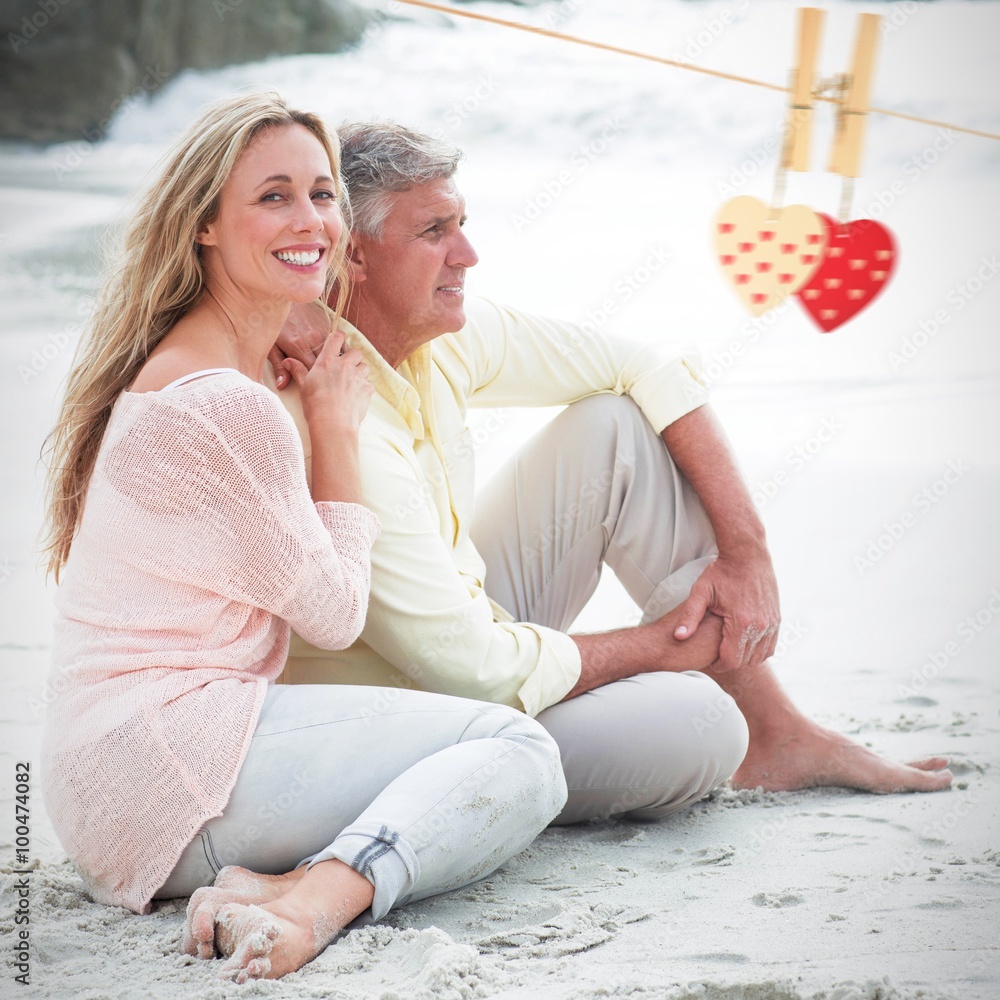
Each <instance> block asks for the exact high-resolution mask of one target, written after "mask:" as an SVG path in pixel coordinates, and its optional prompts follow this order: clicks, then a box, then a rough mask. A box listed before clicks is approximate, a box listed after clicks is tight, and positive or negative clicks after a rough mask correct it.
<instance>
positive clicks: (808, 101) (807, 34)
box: [781, 7, 826, 171]
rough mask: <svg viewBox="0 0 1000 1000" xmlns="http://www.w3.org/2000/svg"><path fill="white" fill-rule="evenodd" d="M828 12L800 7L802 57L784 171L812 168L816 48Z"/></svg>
mask: <svg viewBox="0 0 1000 1000" xmlns="http://www.w3.org/2000/svg"><path fill="white" fill-rule="evenodd" d="M825 13H826V11H823V10H820V9H819V8H817V7H800V8H799V58H798V64H797V67H796V69H795V70H794V71H793V74H792V100H791V104H790V105H789V108H788V123H787V126H786V130H785V143H784V151H783V155H782V162H781V167H782V169H783V170H797V171H803V170H808V169H809V137H810V126H811V124H812V122H811V119H812V106H813V77H814V75H815V66H816V49H817V47H818V46H819V35H820V29H821V28H822V26H823V16H824V14H825Z"/></svg>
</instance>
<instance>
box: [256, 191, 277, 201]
mask: <svg viewBox="0 0 1000 1000" xmlns="http://www.w3.org/2000/svg"><path fill="white" fill-rule="evenodd" d="M260 200H261V201H280V200H281V195H280V194H279V193H278V192H277V191H269V192H268V193H267V194H265V195H264V196H263V197H262V198H261V199H260Z"/></svg>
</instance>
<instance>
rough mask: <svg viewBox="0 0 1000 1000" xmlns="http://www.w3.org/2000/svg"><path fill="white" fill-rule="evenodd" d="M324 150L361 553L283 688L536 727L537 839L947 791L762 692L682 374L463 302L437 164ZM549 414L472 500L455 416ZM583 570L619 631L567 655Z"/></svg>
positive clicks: (594, 339) (718, 437)
mask: <svg viewBox="0 0 1000 1000" xmlns="http://www.w3.org/2000/svg"><path fill="white" fill-rule="evenodd" d="M340 136H341V142H342V146H343V154H342V155H343V171H344V176H345V178H346V180H347V183H348V188H349V190H350V193H351V199H352V203H353V206H354V222H353V227H352V240H351V248H350V268H351V281H352V287H351V297H350V302H349V304H348V306H347V309H346V312H345V321H344V322H343V327H344V329H345V330H346V331H347V339H348V343H349V344H350V345H351V346H353V347H358V348H360V349H361V350H362V352H363V353H364V356H365V360H366V361H367V363H368V364H369V366H370V367H371V370H372V380H373V382H374V383H375V394H374V397H373V400H372V405H371V408H370V410H369V413H368V416H367V417H366V419H365V421H364V424H363V426H362V439H361V455H362V478H363V482H364V491H365V502H366V504H368V505H369V506H370V507H371V508H372V509H373V510H374V511H375V512H376V513H377V514H378V516H379V518H380V520H381V522H382V534H381V537H380V538H379V540H378V541H377V542H376V545H375V548H374V550H373V553H372V592H371V599H370V603H369V613H368V621H367V625H366V627H365V630H364V632H363V634H362V636H361V639H360V640H359V641H358V642H357V643H356V644H355V645H354V646H352V647H351V648H350V649H348V650H345V651H343V652H340V653H329V652H325V651H321V650H317V649H313V648H311V647H307V646H306V645H305V644H304V643H302V642H301V641H299V642H293V646H292V654H291V656H290V659H289V664H288V667H287V670H286V675H285V679H286V680H287V681H289V682H291V683H305V682H309V683H317V682H340V683H367V684H380V685H389V686H392V685H395V686H403V687H412V686H416V687H421V688H426V689H428V690H432V691H439V692H444V693H448V694H455V695H462V696H465V697H472V698H478V699H481V700H486V701H496V702H503V703H506V704H511V705H514V706H516V707H520V708H522V709H523V710H524V711H526V712H527V713H528V714H530V715H537V716H538V719H539V721H541V722H542V723H543V724H544V725H545V726H546V728H548V730H549V732H550V733H551V734H552V735H553V736H554V737H555V739H556V741H557V742H558V743H559V747H560V750H561V752H562V757H563V763H564V768H565V771H566V776H567V783H568V785H569V789H570V799H569V802H568V803H567V806H566V808H565V810H564V812H563V813H562V814H561V816H560V821H561V822H573V821H576V820H581V819H587V818H591V817H598V816H608V815H612V814H630V815H637V816H643V817H649V818H652V817H658V816H663V815H666V814H668V813H670V812H673V811H675V810H677V809H679V808H682V807H684V806H685V805H687V804H689V803H691V802H693V801H696V800H697V799H698V798H700V797H701V796H703V795H704V794H706V793H707V792H708V791H710V790H711V789H712V788H714V787H716V786H717V785H718V784H720V783H721V782H723V781H725V780H726V779H728V778H730V777H733V780H734V783H735V784H737V785H740V786H749V787H754V786H757V785H762V786H764V787H765V788H770V789H791V788H802V787H806V786H811V785H818V784H826V785H846V786H850V787H856V788H862V789H868V790H872V791H882V792H885V791H897V790H899V791H902V790H922V791H931V790H935V789H939V788H944V787H947V785H948V784H949V783H950V781H951V774H950V772H948V771H947V770H944V768H945V767H946V764H947V762H946V761H945V760H943V759H941V758H932V759H930V760H926V761H920V762H918V763H915V764H913V765H902V764H896V763H892V762H889V761H885V760H883V759H881V758H879V757H877V756H875V755H874V754H872V753H871V752H869V751H868V750H866V749H865V748H863V747H861V746H859V745H857V744H855V743H852V742H851V741H849V740H847V739H846V738H844V737H842V736H840V735H838V734H836V733H833V732H830V731H829V730H826V729H823V728H821V727H819V726H817V725H816V724H815V723H813V722H811V721H810V720H808V719H807V718H806V717H805V716H803V715H802V714H801V713H800V712H799V711H798V710H797V709H796V708H795V707H794V706H793V705H792V703H791V702H790V701H789V699H788V697H787V696H786V695H785V694H784V692H783V691H782V690H781V688H780V686H779V684H778V682H777V680H776V679H775V677H774V674H773V673H772V672H771V669H770V667H769V666H768V664H767V662H766V661H767V658H768V657H769V656H770V655H771V653H772V652H773V651H774V646H775V642H776V638H777V630H778V624H779V614H778V596H777V586H776V583H775V579H774V574H773V571H772V568H771V560H770V557H769V555H768V551H767V547H766V544H765V539H764V530H763V526H762V525H761V522H760V520H759V518H758V517H757V514H756V511H755V509H754V506H753V503H752V501H751V499H750V496H749V494H748V491H747V489H746V487H745V485H744V483H743V481H742V478H741V476H740V474H739V472H738V471H737V469H736V466H735V463H734V461H733V459H732V457H731V455H730V452H729V449H728V446H727V444H726V441H725V438H724V436H723V434H722V432H721V430H720V428H719V425H718V424H717V422H716V420H715V418H714V416H713V415H712V414H711V412H710V410H709V408H708V406H707V405H706V399H707V393H706V390H705V388H704V386H703V385H702V383H701V382H700V381H699V377H698V369H697V362H696V360H695V359H694V358H693V357H690V356H687V355H683V356H676V355H672V354H670V353H667V352H664V351H663V349H661V348H658V347H655V346H649V345H646V346H642V345H638V344H635V343H631V342H629V341H627V340H625V339H622V338H617V337H611V336H607V335H604V334H603V333H591V332H587V331H585V330H583V329H582V328H581V327H579V326H575V325H573V324H569V323H562V322H554V321H552V320H547V319H543V318H540V317H535V316H528V315H526V314H523V313H521V312H519V311H517V310H514V309H511V308H507V307H501V306H498V305H495V304H493V303H490V302H486V301H483V300H471V301H469V302H468V303H467V302H466V300H465V294H464V284H465V274H466V271H467V269H468V268H470V267H472V266H473V265H474V264H476V262H477V260H478V258H477V256H476V253H475V251H474V250H473V248H472V246H471V244H470V243H469V241H468V239H467V238H466V237H465V235H464V233H463V230H462V226H463V224H464V221H465V204H464V200H463V199H462V196H461V194H460V193H459V191H458V189H457V187H456V185H455V181H454V173H455V169H456V166H457V163H458V159H459V157H460V154H459V153H458V151H457V150H455V149H453V148H451V147H449V146H447V145H445V144H442V143H440V142H438V141H436V140H434V139H431V138H430V137H428V136H424V135H421V134H420V133H417V132H414V131H412V130H409V129H405V128H402V127H400V126H398V125H393V124H388V123H360V124H353V125H348V126H345V127H344V128H342V129H341V130H340ZM318 314H319V310H315V313H314V316H315V315H318ZM325 332H326V331H325V327H324V326H322V324H319V323H316V322H313V321H309V320H306V321H303V317H301V316H300V317H299V318H298V321H297V332H290V333H289V335H288V336H287V337H285V338H283V340H282V341H281V342H280V343H281V346H282V349H283V350H285V351H286V352H287V353H289V354H293V355H296V356H299V357H300V358H301V359H302V360H303V361H304V362H306V363H307V364H308V363H309V362H310V361H311V360H312V358H313V356H314V349H318V347H319V344H320V342H321V340H322V337H323V335H324V334H325ZM274 361H275V363H276V364H277V365H279V366H280V356H279V355H275V357H274ZM279 383H281V384H287V378H283V377H281V373H280V368H279ZM290 392H294V389H293V390H290V391H286V392H283V393H282V395H283V396H284V397H286V404H287V405H288V406H289V409H290V410H291V411H292V412H293V414H294V413H295V412H296V401H295V400H294V398H288V397H289V393H290ZM557 404H569V405H567V406H566V409H565V410H564V411H563V412H562V413H561V414H560V415H559V416H558V417H556V418H555V419H554V420H553V421H552V422H551V423H550V424H549V425H547V426H546V427H545V428H544V429H543V430H542V431H541V432H539V434H538V435H537V436H536V437H535V438H534V439H532V440H531V441H530V442H528V443H527V444H526V445H525V446H524V448H523V449H522V450H521V452H520V453H519V454H518V455H516V456H515V457H514V459H513V460H512V461H511V462H510V463H508V465H507V467H506V468H504V469H503V470H502V471H501V472H499V473H498V474H497V476H496V477H495V478H494V479H493V480H492V482H491V483H490V484H489V485H488V487H487V488H486V490H485V492H484V493H482V494H481V495H480V496H479V497H478V498H476V500H475V503H474V500H473V489H472V484H473V447H472V441H471V437H470V433H469V430H468V428H467V426H466V422H465V418H466V410H467V408H468V407H477V406H478V407H506V406H551V405H557ZM300 426H304V425H303V424H301V422H300ZM306 448H307V453H308V440H306ZM605 563H606V564H607V565H609V566H611V567H612V569H613V570H614V571H615V573H616V575H617V576H618V577H619V579H620V580H621V581H622V583H623V584H624V586H625V588H626V589H627V590H628V592H629V594H630V595H631V597H632V598H633V599H634V600H635V601H636V603H637V604H638V605H639V607H640V608H642V610H643V618H642V622H641V624H639V625H638V626H635V627H631V628H622V629H617V630H614V631H611V632H605V633H602V634H598V635H568V634H567V630H568V628H569V627H570V625H571V623H572V622H573V620H574V619H575V617H576V616H577V614H578V612H579V611H580V609H581V608H582V606H583V604H584V603H585V602H586V600H587V599H588V598H589V596H590V595H591V594H592V593H593V590H594V587H595V586H596V584H597V580H598V577H599V575H600V570H601V567H602V565H603V564H605ZM737 706H738V707H737ZM373 710H384V711H391V701H390V700H389V699H386V701H385V704H381V705H378V706H375V705H373ZM748 742H749V749H748V748H747V746H748Z"/></svg>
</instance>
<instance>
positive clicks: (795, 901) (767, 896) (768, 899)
mask: <svg viewBox="0 0 1000 1000" xmlns="http://www.w3.org/2000/svg"><path fill="white" fill-rule="evenodd" d="M751 900H752V901H753V904H754V906H770V907H773V908H774V909H777V910H780V909H782V908H784V907H786V906H799V905H800V904H802V903H804V902H805V898H804V897H803V896H797V895H795V893H794V892H783V893H781V894H780V895H779V894H778V893H773V892H758V893H757V895H756V896H751Z"/></svg>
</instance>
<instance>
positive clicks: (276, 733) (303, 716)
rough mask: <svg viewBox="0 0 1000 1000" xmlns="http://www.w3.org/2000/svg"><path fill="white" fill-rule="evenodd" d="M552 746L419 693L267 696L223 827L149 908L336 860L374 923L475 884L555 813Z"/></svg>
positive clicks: (519, 722)
mask: <svg viewBox="0 0 1000 1000" xmlns="http://www.w3.org/2000/svg"><path fill="white" fill-rule="evenodd" d="M565 800H566V784H565V781H564V779H563V774H562V769H561V766H560V761H559V752H558V749H557V748H556V745H555V743H554V742H553V741H552V739H551V738H550V737H549V736H548V735H547V734H546V732H545V730H544V729H543V728H542V727H541V726H540V725H538V723H536V722H534V721H533V720H532V719H529V718H528V717H527V716H525V715H523V714H522V713H520V712H517V711H515V710H514V709H511V708H507V707H504V706H500V705H489V704H484V703H482V702H475V701H468V700H466V699H463V698H450V697H448V696H446V695H438V694H429V693H426V692H422V691H407V690H401V689H396V688H392V689H384V688H374V687H348V686H344V685H339V684H330V685H326V684H321V685H272V686H271V687H270V688H269V689H268V692H267V696H266V699H265V702H264V706H263V709H262V710H261V714H260V718H259V720H258V723H257V728H256V730H255V731H254V735H253V739H252V741H251V744H250V750H249V752H248V754H247V757H246V760H245V761H244V764H243V767H242V768H241V770H240V773H239V776H238V777H237V780H236V785H235V788H234V789H233V793H232V795H231V796H230V799H229V802H228V804H227V805H226V808H225V812H224V813H223V814H222V816H220V817H218V818H216V819H213V820H210V821H209V822H208V823H206V824H205V825H204V827H202V829H201V830H200V831H199V833H198V835H197V836H196V837H195V838H194V840H193V841H192V843H191V844H190V845H189V846H188V847H187V848H186V850H185V851H184V853H183V855H182V856H181V858H180V860H179V861H178V863H177V865H176V866H175V868H174V871H173V872H172V873H171V875H170V878H169V879H168V880H167V881H166V883H165V884H164V885H163V886H162V887H161V889H160V890H159V891H158V892H157V893H156V897H157V898H159V899H169V898H172V897H176V896H189V895H190V894H191V893H192V892H194V890H195V889H197V888H198V887H199V886H203V885H210V884H211V883H212V881H213V880H214V879H215V876H216V875H217V874H218V872H219V870H220V869H221V868H223V867H224V866H226V865H241V866H243V867H245V868H250V869H251V870H253V871H257V872H264V873H268V874H278V873H282V872H287V871H290V870H291V869H293V868H295V867H296V866H298V865H300V864H303V863H311V864H315V863H316V862H319V861H325V860H328V859H331V858H338V859H339V860H341V861H343V862H344V863H345V864H348V865H350V866H351V867H352V868H353V869H354V870H355V871H358V872H360V873H361V874H362V875H364V876H365V877H366V878H368V880H369V881H370V882H371V883H372V884H373V885H374V886H375V898H374V901H373V903H372V915H373V916H374V917H376V918H378V917H381V916H383V915H384V914H385V913H386V912H387V911H388V910H389V909H391V908H392V907H395V906H399V905H402V904H403V903H406V902H408V901H410V900H415V899H422V898H424V897H425V896H431V895H434V894H435V893H439V892H446V891H448V890H450V889H457V888H459V887H460V886H463V885H467V884H468V883H470V882H474V881H476V880H477V879H480V878H483V877H485V876H486V875H488V874H490V873H491V872H492V871H494V870H495V869H496V868H498V867H499V866H500V865H501V864H502V863H503V862H504V861H506V860H507V859H508V858H510V857H512V856H513V855H515V854H517V853H518V852H519V851H521V850H523V849H524V848H525V847H526V846H527V845H528V844H529V843H530V842H531V841H532V840H533V839H534V837H535V836H536V835H537V834H538V833H539V832H540V831H541V830H543V829H544V828H545V826H546V824H548V823H549V822H550V820H551V819H552V818H553V817H554V816H555V815H556V814H557V813H558V811H559V809H560V807H561V806H562V804H563V803H564V802H565Z"/></svg>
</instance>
